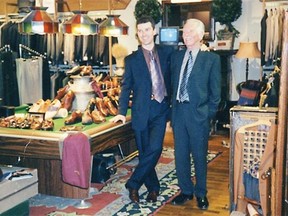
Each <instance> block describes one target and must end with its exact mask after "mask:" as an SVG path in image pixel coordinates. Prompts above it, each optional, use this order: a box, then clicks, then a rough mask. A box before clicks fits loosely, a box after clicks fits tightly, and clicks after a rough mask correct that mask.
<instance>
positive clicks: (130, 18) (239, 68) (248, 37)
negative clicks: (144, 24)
mask: <svg viewBox="0 0 288 216" xmlns="http://www.w3.org/2000/svg"><path fill="white" fill-rule="evenodd" d="M159 2H160V3H161V0H159ZM136 3H137V0H131V2H130V4H129V5H128V7H127V9H126V10H123V11H113V13H114V14H119V15H121V16H120V18H121V20H123V21H124V22H125V23H126V24H127V25H129V26H130V28H129V35H127V36H120V37H119V38H118V40H119V43H121V44H124V45H125V46H126V47H127V49H128V50H129V52H130V53H131V52H132V51H133V50H135V49H137V46H138V41H137V39H136V37H135V35H136V31H135V22H136V20H135V17H134V14H133V13H134V8H135V5H136ZM104 13H105V12H104ZM262 15H263V5H262V2H260V1H259V0H256V1H255V0H242V15H241V17H240V18H239V19H238V20H237V21H235V22H234V23H233V24H234V26H235V28H236V29H238V30H239V31H240V36H239V37H238V38H236V39H235V43H234V49H238V48H239V43H240V42H242V41H243V42H246V41H257V42H258V46H259V49H260V30H261V29H260V21H261V18H262ZM160 26H161V22H160V23H159V24H157V26H156V28H159V27H160ZM221 28H223V27H222V26H221V25H220V24H219V23H216V25H215V31H218V30H219V29H221ZM231 61H232V74H231V75H232V76H231V77H232V78H231V80H230V82H231V83H230V86H231V87H230V89H229V97H230V98H229V99H230V100H231V101H236V100H238V97H239V96H238V93H237V92H236V85H237V84H238V83H240V82H242V81H245V70H246V59H237V58H235V57H234V56H233V57H232V59H231ZM261 71H262V70H261V65H260V59H250V60H249V79H254V80H259V79H261V75H262V72H261Z"/></svg>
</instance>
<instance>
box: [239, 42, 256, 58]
mask: <svg viewBox="0 0 288 216" xmlns="http://www.w3.org/2000/svg"><path fill="white" fill-rule="evenodd" d="M235 57H236V58H260V57H261V53H260V51H259V49H258V43H257V42H240V46H239V50H238V52H237V53H236V55H235Z"/></svg>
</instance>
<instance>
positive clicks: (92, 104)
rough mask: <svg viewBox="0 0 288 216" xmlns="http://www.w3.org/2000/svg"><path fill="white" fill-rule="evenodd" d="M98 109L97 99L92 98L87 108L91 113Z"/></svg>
mask: <svg viewBox="0 0 288 216" xmlns="http://www.w3.org/2000/svg"><path fill="white" fill-rule="evenodd" d="M95 108H96V99H95V98H91V99H90V100H89V102H88V105H87V108H86V109H88V110H89V112H90V113H91V112H92V111H93V110H95Z"/></svg>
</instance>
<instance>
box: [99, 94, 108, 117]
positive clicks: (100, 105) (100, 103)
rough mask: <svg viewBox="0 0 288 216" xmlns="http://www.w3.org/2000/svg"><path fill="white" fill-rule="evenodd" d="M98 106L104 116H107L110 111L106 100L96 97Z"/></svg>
mask: <svg viewBox="0 0 288 216" xmlns="http://www.w3.org/2000/svg"><path fill="white" fill-rule="evenodd" d="M96 107H97V109H98V110H99V111H100V112H101V113H102V115H103V116H107V115H108V113H109V111H108V108H107V107H106V106H105V104H104V101H103V99H102V98H99V97H97V98H96Z"/></svg>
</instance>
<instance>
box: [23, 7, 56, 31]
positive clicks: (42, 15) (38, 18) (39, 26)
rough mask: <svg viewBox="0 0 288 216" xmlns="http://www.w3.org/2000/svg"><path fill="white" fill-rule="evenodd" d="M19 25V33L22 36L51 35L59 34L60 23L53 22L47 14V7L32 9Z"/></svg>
mask: <svg viewBox="0 0 288 216" xmlns="http://www.w3.org/2000/svg"><path fill="white" fill-rule="evenodd" d="M31 9H32V11H31V12H30V13H29V14H27V15H26V16H25V17H24V18H23V19H22V20H21V21H20V22H19V24H18V31H19V32H20V33H22V34H49V33H57V32H58V22H55V21H53V20H52V18H51V17H50V16H49V15H48V14H47V12H46V10H47V7H31Z"/></svg>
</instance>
